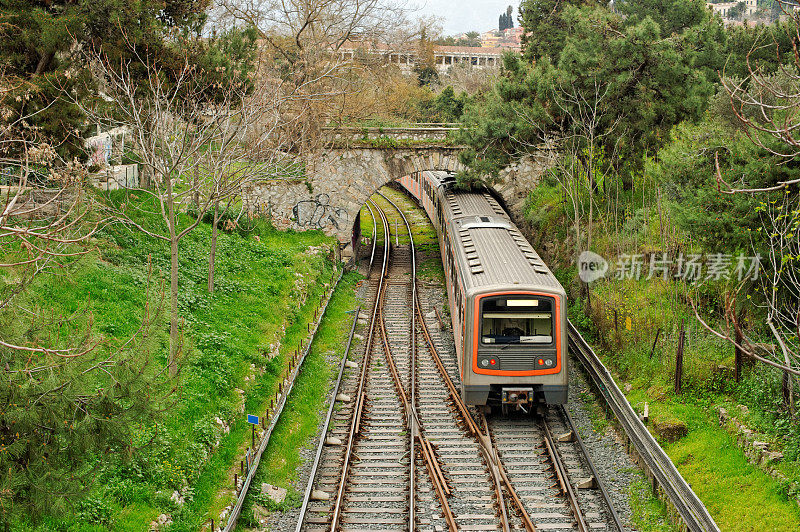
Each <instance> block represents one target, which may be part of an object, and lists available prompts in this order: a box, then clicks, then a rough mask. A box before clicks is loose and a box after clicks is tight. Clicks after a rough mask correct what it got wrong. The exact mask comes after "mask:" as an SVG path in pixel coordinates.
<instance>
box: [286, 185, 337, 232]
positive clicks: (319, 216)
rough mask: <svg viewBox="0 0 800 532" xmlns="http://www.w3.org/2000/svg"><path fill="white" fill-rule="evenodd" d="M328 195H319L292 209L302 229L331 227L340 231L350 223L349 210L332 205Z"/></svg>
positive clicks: (303, 201)
mask: <svg viewBox="0 0 800 532" xmlns="http://www.w3.org/2000/svg"><path fill="white" fill-rule="evenodd" d="M330 201H331V199H330V196H329V195H328V194H317V195H316V197H315V198H314V199H310V200H302V201H298V202H297V203H296V204H295V206H294V207H292V214H293V215H294V219H295V220H297V224H298V225H299V226H300V227H313V228H317V229H322V228H324V227H327V226H329V225H332V226H334V227H335V228H336V229H340V228H341V227H340V225H341V224H344V225H346V224H347V223H348V222H349V221H350V215H349V214H347V210H345V209H343V208H341V207H335V206H333V205H331V204H330Z"/></svg>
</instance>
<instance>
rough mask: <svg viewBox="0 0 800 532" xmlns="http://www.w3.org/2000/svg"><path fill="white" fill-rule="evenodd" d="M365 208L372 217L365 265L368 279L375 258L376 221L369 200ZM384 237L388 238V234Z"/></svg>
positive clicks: (376, 241) (376, 240)
mask: <svg viewBox="0 0 800 532" xmlns="http://www.w3.org/2000/svg"><path fill="white" fill-rule="evenodd" d="M367 209H369V217H370V218H372V252H371V253H370V255H369V266H368V267H367V279H369V276H370V274H371V273H372V262H373V261H374V260H375V245H376V244H377V243H378V234H377V233H378V222H377V221H376V220H375V213H374V212H373V211H372V207H371V206H370V202H369V201H368V202H367ZM386 238H389V237H388V235H387V237H386Z"/></svg>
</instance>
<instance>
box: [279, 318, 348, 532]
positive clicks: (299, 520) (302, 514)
mask: <svg viewBox="0 0 800 532" xmlns="http://www.w3.org/2000/svg"><path fill="white" fill-rule="evenodd" d="M360 314H361V307H360V306H359V307H358V308H357V309H356V312H355V315H354V316H353V325H352V326H351V327H350V336H348V338H347V346H346V347H345V348H344V356H342V362H341V363H340V364H339V374H338V376H337V377H336V384H335V385H334V387H333V394H332V395H331V404H330V405H329V406H328V413H327V415H326V416H325V422H324V423H323V424H322V431H321V432H320V434H321V437H320V439H319V444H318V445H317V452H316V454H315V455H314V463H313V464H312V466H311V472H310V473H309V475H308V485H307V486H306V490H305V493H304V495H303V505H302V506H301V507H300V515H299V516H298V517H297V526H296V527H295V529H294V530H295V532H300V530H301V529H302V527H303V521H304V520H305V517H306V511H308V505H309V503H310V502H311V492H312V491H313V488H314V480H315V478H316V476H317V469H319V461H320V459H321V457H322V449H323V448H324V447H325V435H326V434H328V429H329V428H330V426H331V419H332V418H333V410H334V407H335V406H336V396H337V395H338V394H339V390H340V389H341V385H342V376H343V375H344V368H345V365H346V364H347V357H348V355H349V354H350V347H351V346H352V345H353V335H354V334H355V332H356V325H357V324H358V317H359V315H360Z"/></svg>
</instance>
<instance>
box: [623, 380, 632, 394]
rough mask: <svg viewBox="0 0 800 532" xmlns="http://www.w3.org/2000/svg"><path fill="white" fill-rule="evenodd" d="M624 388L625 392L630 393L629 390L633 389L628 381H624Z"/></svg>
mask: <svg viewBox="0 0 800 532" xmlns="http://www.w3.org/2000/svg"><path fill="white" fill-rule="evenodd" d="M624 388H625V393H630V392H631V390H633V385H632V384H631V383H629V382H626V383H625V386H624Z"/></svg>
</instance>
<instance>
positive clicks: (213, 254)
mask: <svg viewBox="0 0 800 532" xmlns="http://www.w3.org/2000/svg"><path fill="white" fill-rule="evenodd" d="M218 222H219V201H215V202H214V223H213V224H212V225H211V251H210V252H209V254H208V291H209V292H210V293H211V292H214V259H215V258H216V256H217V223H218Z"/></svg>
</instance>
